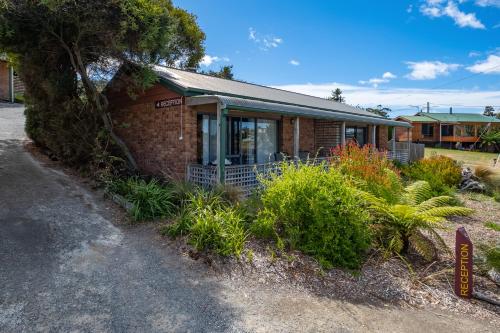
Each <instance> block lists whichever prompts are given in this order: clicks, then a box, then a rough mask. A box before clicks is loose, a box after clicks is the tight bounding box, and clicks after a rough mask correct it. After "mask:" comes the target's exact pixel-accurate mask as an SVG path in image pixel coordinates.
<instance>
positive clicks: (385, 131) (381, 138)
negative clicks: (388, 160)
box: [377, 125, 389, 150]
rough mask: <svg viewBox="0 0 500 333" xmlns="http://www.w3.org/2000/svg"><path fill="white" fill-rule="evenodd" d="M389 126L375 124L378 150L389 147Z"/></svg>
mask: <svg viewBox="0 0 500 333" xmlns="http://www.w3.org/2000/svg"><path fill="white" fill-rule="evenodd" d="M388 140H389V128H388V127H387V126H382V125H379V126H377V148H378V149H379V150H388V149H389V144H388Z"/></svg>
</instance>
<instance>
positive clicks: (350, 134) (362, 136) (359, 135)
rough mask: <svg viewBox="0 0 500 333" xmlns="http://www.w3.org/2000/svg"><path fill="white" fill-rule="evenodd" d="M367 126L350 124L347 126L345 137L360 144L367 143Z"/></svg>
mask: <svg viewBox="0 0 500 333" xmlns="http://www.w3.org/2000/svg"><path fill="white" fill-rule="evenodd" d="M367 132H368V131H367V128H366V127H359V126H348V127H346V128H345V139H346V141H347V142H349V141H354V142H356V143H357V144H358V145H359V146H361V147H362V146H364V145H365V144H366V137H367Z"/></svg>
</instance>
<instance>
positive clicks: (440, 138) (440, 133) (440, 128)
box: [439, 123, 442, 147]
mask: <svg viewBox="0 0 500 333" xmlns="http://www.w3.org/2000/svg"><path fill="white" fill-rule="evenodd" d="M441 131H442V127H441V123H439V147H441V140H442V137H441V135H442V132H441Z"/></svg>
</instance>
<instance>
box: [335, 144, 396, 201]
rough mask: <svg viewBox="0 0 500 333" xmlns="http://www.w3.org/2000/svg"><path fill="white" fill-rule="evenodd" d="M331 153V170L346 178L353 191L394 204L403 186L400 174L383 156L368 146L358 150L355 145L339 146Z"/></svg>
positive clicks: (382, 153)
mask: <svg viewBox="0 0 500 333" xmlns="http://www.w3.org/2000/svg"><path fill="white" fill-rule="evenodd" d="M331 152H332V156H333V157H334V158H333V159H332V161H333V167H334V168H337V169H338V170H340V172H341V173H342V174H344V175H346V176H348V177H349V178H350V179H351V181H353V182H354V183H355V185H356V187H359V188H361V189H363V190H365V191H368V192H370V193H372V194H373V195H375V196H378V197H382V198H384V199H385V200H386V201H388V202H391V203H393V202H397V200H398V198H399V196H400V193H401V192H402V190H403V185H402V182H401V178H400V176H399V170H398V169H397V168H395V167H394V164H393V163H392V162H391V161H390V160H388V159H387V156H386V154H385V153H384V152H379V151H377V150H376V149H373V146H371V145H365V146H363V147H359V146H358V145H357V144H356V143H349V144H348V145H346V146H345V147H341V146H338V147H336V148H334V149H332V151H331Z"/></svg>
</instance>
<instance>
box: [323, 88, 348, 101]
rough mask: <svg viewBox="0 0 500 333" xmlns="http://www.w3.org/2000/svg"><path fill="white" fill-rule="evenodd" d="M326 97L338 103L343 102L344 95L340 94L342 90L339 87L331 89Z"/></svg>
mask: <svg viewBox="0 0 500 333" xmlns="http://www.w3.org/2000/svg"><path fill="white" fill-rule="evenodd" d="M327 99H329V100H331V101H335V102H339V103H345V97H344V96H342V90H340V88H337V89H335V90H332V94H331V95H330V96H329V97H327Z"/></svg>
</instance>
